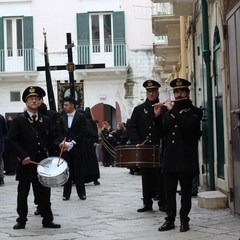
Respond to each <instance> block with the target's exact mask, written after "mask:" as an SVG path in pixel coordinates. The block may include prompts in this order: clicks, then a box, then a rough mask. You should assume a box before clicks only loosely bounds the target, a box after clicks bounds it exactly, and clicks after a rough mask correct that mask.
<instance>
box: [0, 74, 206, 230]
mask: <svg viewBox="0 0 240 240" xmlns="http://www.w3.org/2000/svg"><path fill="white" fill-rule="evenodd" d="M190 85H191V83H190V82H189V81H188V80H185V79H181V78H177V79H174V80H173V81H172V82H171V83H170V87H172V89H173V96H174V100H166V101H164V102H160V100H159V88H160V87H161V85H160V84H159V83H158V82H157V81H154V80H147V81H145V82H144V83H143V87H144V88H145V89H146V100H145V101H144V102H143V103H141V104H139V105H138V106H136V107H135V108H134V109H133V112H132V114H131V117H130V119H128V120H127V123H123V122H119V123H117V126H116V128H115V129H114V128H112V126H111V125H110V123H109V122H108V121H103V122H102V125H101V126H99V122H98V121H97V120H95V119H93V117H92V114H91V110H90V108H86V109H85V110H79V109H76V100H75V99H74V98H73V97H71V96H67V97H65V98H64V99H63V111H62V112H61V113H58V112H56V111H52V110H48V109H47V106H46V105H45V104H44V97H45V95H46V94H45V91H44V90H43V89H42V88H40V87H37V86H30V87H28V88H26V89H25V91H24V92H23V95H22V100H23V102H24V103H25V104H26V110H25V111H24V112H23V113H21V114H19V115H18V116H17V117H15V118H14V119H12V118H11V117H10V116H9V117H8V118H7V121H6V120H5V119H4V117H3V116H2V115H0V186H3V185H4V172H5V174H9V175H13V174H16V180H17V181H18V195H17V213H18V215H19V216H18V218H17V219H16V221H17V224H15V225H14V227H13V228H14V229H23V228H25V225H26V222H27V220H28V219H27V215H28V204H27V198H28V194H29V191H30V185H32V188H33V193H34V203H35V204H36V206H37V209H36V211H35V213H34V214H35V215H41V216H42V218H43V219H42V225H43V227H46V228H60V227H61V225H60V224H56V223H54V222H53V213H52V210H51V201H50V197H51V188H49V187H45V186H43V185H42V184H41V183H40V182H39V181H38V178H37V164H38V163H39V162H40V161H41V160H43V159H45V158H48V157H50V156H59V155H60V156H61V157H62V158H63V159H65V161H66V162H67V165H68V168H69V177H68V179H67V181H66V183H65V184H64V185H63V196H62V197H63V198H62V199H63V201H69V200H70V197H71V193H72V186H73V184H75V187H76V192H77V195H78V197H79V199H81V200H86V198H87V194H86V188H85V183H90V182H93V184H94V185H99V184H100V182H99V178H100V171H99V160H100V156H99V155H101V160H102V165H103V166H104V167H110V166H112V167H114V166H115V165H116V162H117V160H118V159H116V147H117V146H119V145H120V146H122V145H132V146H136V148H137V147H138V146H142V145H149V146H154V147H155V146H156V147H157V149H159V150H158V151H159V159H160V160H159V164H158V165H157V166H152V167H149V166H142V167H137V166H134V165H133V166H131V167H130V172H129V173H130V174H134V173H138V174H140V175H141V178H142V200H143V207H142V208H139V209H137V212H139V213H143V212H146V211H151V210H152V209H153V207H152V206H153V202H154V200H156V201H157V202H158V207H159V210H160V211H162V212H166V218H165V222H164V223H163V224H162V225H161V226H160V227H159V229H158V230H159V231H168V230H171V229H174V228H175V224H174V222H175V218H176V211H177V210H176V209H177V206H176V192H177V191H178V184H180V187H181V191H180V194H181V207H180V220H181V224H180V231H181V232H185V231H188V230H189V229H190V227H189V221H190V218H189V216H188V215H189V212H190V210H191V197H192V196H193V195H196V194H197V187H196V186H193V183H194V182H196V179H197V178H198V174H199V166H198V140H199V138H200V137H201V134H202V133H201V127H200V123H201V118H202V111H201V109H199V108H197V107H195V106H194V105H193V104H192V101H191V100H190V89H189V86H190ZM34 163H35V164H34ZM193 187H194V189H195V190H194V191H195V192H194V194H193V192H192V191H193V190H192V189H193Z"/></svg>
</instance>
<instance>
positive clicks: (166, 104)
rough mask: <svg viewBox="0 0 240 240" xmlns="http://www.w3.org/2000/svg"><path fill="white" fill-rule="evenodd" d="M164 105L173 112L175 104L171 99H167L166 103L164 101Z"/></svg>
mask: <svg viewBox="0 0 240 240" xmlns="http://www.w3.org/2000/svg"><path fill="white" fill-rule="evenodd" d="M164 105H165V106H166V107H167V109H168V110H171V109H172V107H173V103H172V101H171V100H170V99H167V100H166V101H164Z"/></svg>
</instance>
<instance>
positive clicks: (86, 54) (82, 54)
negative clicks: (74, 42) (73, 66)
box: [77, 44, 127, 67]
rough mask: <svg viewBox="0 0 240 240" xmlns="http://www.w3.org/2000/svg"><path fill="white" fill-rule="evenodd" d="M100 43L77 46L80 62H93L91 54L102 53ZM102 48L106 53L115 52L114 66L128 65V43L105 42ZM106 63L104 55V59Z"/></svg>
mask: <svg viewBox="0 0 240 240" xmlns="http://www.w3.org/2000/svg"><path fill="white" fill-rule="evenodd" d="M100 49H101V46H100V45H97V44H96V45H91V46H90V45H89V44H81V45H78V46H77V56H78V63H79V64H91V54H95V53H100V52H101V51H100ZM102 49H104V52H105V53H112V54H113V63H112V65H113V66H116V67H117V66H118V67H120V66H126V65H127V60H126V44H105V45H104V46H103V47H102ZM103 55H104V54H103ZM102 62H103V63H104V57H103V59H102Z"/></svg>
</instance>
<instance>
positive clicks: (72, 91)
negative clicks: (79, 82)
mask: <svg viewBox="0 0 240 240" xmlns="http://www.w3.org/2000/svg"><path fill="white" fill-rule="evenodd" d="M73 47H74V43H72V39H71V33H67V45H66V46H65V49H67V52H68V63H67V65H57V66H49V70H50V71H59V70H67V71H68V73H69V85H70V94H71V96H72V97H75V87H74V70H75V69H94V68H105V64H104V63H97V64H79V65H75V64H74V63H73V57H72V48H73ZM46 68H47V66H40V67H37V71H46ZM47 87H48V86H47Z"/></svg>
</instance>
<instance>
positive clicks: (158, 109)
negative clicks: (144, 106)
mask: <svg viewBox="0 0 240 240" xmlns="http://www.w3.org/2000/svg"><path fill="white" fill-rule="evenodd" d="M152 106H153V110H154V114H155V117H157V116H159V115H160V113H161V110H162V107H163V103H161V102H158V103H155V104H153V105H152Z"/></svg>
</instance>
